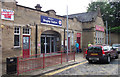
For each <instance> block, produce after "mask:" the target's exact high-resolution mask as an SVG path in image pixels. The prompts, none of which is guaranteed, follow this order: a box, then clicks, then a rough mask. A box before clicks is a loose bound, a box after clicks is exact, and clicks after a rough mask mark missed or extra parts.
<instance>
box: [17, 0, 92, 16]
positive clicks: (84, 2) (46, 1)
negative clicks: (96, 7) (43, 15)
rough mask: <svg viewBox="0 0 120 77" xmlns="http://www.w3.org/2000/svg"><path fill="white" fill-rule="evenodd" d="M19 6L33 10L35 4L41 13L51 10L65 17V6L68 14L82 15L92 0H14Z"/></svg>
mask: <svg viewBox="0 0 120 77" xmlns="http://www.w3.org/2000/svg"><path fill="white" fill-rule="evenodd" d="M16 1H17V2H18V4H19V5H23V6H27V7H31V8H34V6H35V5H36V4H40V5H41V6H42V11H47V10H50V9H53V10H55V11H56V13H57V15H66V14H67V13H66V6H67V5H68V14H75V13H82V12H86V11H87V7H88V4H89V3H90V2H91V1H92V0H16Z"/></svg>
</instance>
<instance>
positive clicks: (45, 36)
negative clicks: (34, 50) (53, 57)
mask: <svg viewBox="0 0 120 77" xmlns="http://www.w3.org/2000/svg"><path fill="white" fill-rule="evenodd" d="M41 37H44V39H45V53H47V51H46V49H47V46H46V44H47V39H46V38H47V37H48V38H50V41H49V42H50V53H52V43H51V42H52V37H53V38H54V40H55V36H50V35H42V36H41ZM53 49H54V50H53V51H54V52H55V50H56V47H55V41H54V45H53Z"/></svg>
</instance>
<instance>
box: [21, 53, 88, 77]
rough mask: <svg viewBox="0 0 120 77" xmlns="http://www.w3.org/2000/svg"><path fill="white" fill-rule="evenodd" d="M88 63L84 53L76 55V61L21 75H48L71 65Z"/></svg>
mask: <svg viewBox="0 0 120 77" xmlns="http://www.w3.org/2000/svg"><path fill="white" fill-rule="evenodd" d="M84 61H86V59H85V58H84V55H83V53H76V54H75V61H74V60H73V61H69V62H64V63H62V64H58V65H54V66H50V67H46V68H44V69H37V70H33V71H29V72H25V73H23V74H21V75H26V76H27V75H28V76H36V75H39V76H41V75H43V74H45V73H48V72H51V71H54V70H58V69H61V68H64V67H67V66H70V65H74V64H76V63H80V62H84Z"/></svg>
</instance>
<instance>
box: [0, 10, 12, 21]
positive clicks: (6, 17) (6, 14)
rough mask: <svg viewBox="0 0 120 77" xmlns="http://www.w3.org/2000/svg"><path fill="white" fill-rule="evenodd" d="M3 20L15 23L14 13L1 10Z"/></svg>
mask: <svg viewBox="0 0 120 77" xmlns="http://www.w3.org/2000/svg"><path fill="white" fill-rule="evenodd" d="M1 19H4V20H11V21H14V11H12V10H7V9H1Z"/></svg>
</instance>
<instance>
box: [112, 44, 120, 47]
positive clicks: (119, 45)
mask: <svg viewBox="0 0 120 77" xmlns="http://www.w3.org/2000/svg"><path fill="white" fill-rule="evenodd" d="M112 46H113V47H120V44H113V45H112Z"/></svg>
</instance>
